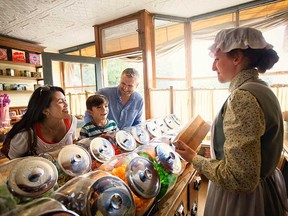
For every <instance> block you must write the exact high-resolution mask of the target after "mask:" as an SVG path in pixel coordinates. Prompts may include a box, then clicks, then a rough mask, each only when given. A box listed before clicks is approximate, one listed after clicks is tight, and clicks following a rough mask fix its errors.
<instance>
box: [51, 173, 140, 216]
mask: <svg viewBox="0 0 288 216" xmlns="http://www.w3.org/2000/svg"><path fill="white" fill-rule="evenodd" d="M52 197H53V198H54V199H56V200H58V201H59V202H61V203H62V204H64V206H65V207H66V208H67V209H69V210H71V211H74V212H76V213H78V214H79V215H87V216H90V215H91V216H92V215H127V216H134V215H135V202H134V199H133V197H132V193H131V190H130V189H129V187H128V186H127V185H126V184H125V183H124V182H123V181H122V180H121V179H120V178H118V177H116V176H113V175H111V174H109V173H108V172H104V171H100V170H96V171H91V172H89V173H86V174H83V175H80V176H77V177H75V178H73V179H71V180H69V181H68V182H66V183H65V184H64V185H63V186H62V187H61V188H59V189H58V190H56V191H55V192H54V194H53V195H52Z"/></svg>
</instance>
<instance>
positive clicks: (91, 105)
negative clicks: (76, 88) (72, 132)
mask: <svg viewBox="0 0 288 216" xmlns="http://www.w3.org/2000/svg"><path fill="white" fill-rule="evenodd" d="M108 103H109V101H108V98H107V97H106V96H104V95H99V94H96V95H92V96H90V97H89V98H88V99H87V101H86V108H87V113H88V114H90V115H91V117H92V120H91V121H90V122H88V123H86V124H85V125H84V126H83V127H82V128H81V130H80V137H79V139H84V138H88V137H89V138H90V137H98V136H100V135H101V134H103V133H107V132H114V131H118V127H117V125H116V123H115V121H113V120H109V119H107V116H108V113H109V108H108Z"/></svg>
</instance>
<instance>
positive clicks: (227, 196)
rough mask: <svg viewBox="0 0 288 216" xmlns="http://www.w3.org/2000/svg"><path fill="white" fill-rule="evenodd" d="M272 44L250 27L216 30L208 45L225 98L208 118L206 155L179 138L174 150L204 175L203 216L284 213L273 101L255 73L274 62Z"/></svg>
mask: <svg viewBox="0 0 288 216" xmlns="http://www.w3.org/2000/svg"><path fill="white" fill-rule="evenodd" d="M272 48H273V46H272V45H271V44H269V43H267V42H266V41H265V39H264V37H263V36H262V33H261V32H260V31H258V30H256V29H254V28H248V27H239V28H233V29H225V30H222V31H220V32H219V33H218V34H217V35H216V38H215V42H214V44H213V45H212V46H211V47H210V50H211V53H212V54H213V57H214V62H213V65H212V70H213V71H215V72H217V76H218V80H219V82H221V83H225V82H230V86H229V91H230V93H231V94H230V96H229V97H228V99H227V100H226V102H225V103H224V104H223V106H222V108H221V110H220V112H219V114H218V115H217V116H216V118H215V119H214V122H213V126H212V131H211V159H208V158H204V157H202V156H200V155H197V153H196V152H195V151H193V150H192V149H191V148H189V147H188V146H187V145H186V144H185V143H184V142H181V141H178V143H177V147H176V151H177V152H178V153H179V154H180V155H181V156H182V157H183V158H184V159H185V160H187V161H188V162H191V163H192V164H193V167H194V168H195V169H196V170H197V171H199V172H200V173H202V174H203V175H205V176H206V177H207V178H208V179H209V187H208V193H207V199H206V206H205V212H204V215H205V216H207V215H208V216H210V215H213V216H217V215H219V216H220V215H221V216H225V215H233V216H242V215H247V216H248V215H249V216H250V215H257V216H260V215H261V216H262V215H271V216H272V215H275V216H276V215H277V216H280V215H282V216H284V215H285V214H286V209H287V195H286V187H285V182H284V178H283V176H282V173H281V171H280V170H279V169H277V164H278V161H279V159H280V156H281V152H282V148H283V118H282V112H281V109H280V105H279V103H278V100H277V98H276V96H275V95H274V93H273V92H272V90H271V89H270V88H269V86H268V85H267V84H266V83H265V82H264V81H262V80H261V79H260V78H259V77H258V75H259V73H264V72H265V71H266V70H268V69H270V68H272V67H273V65H274V64H275V63H276V62H277V61H278V58H279V57H278V55H277V53H276V52H275V51H274V50H273V49H272Z"/></svg>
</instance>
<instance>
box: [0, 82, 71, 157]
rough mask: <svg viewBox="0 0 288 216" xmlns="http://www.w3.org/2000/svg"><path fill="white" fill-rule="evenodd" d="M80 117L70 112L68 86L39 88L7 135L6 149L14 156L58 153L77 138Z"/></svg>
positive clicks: (4, 151) (7, 153) (7, 152)
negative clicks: (64, 87)
mask: <svg viewBox="0 0 288 216" xmlns="http://www.w3.org/2000/svg"><path fill="white" fill-rule="evenodd" d="M76 125H77V119H76V118H75V117H74V116H72V115H70V114H69V112H68V104H67V102H66V99H65V93H64V90H63V89H62V88H60V87H57V86H42V87H39V88H37V89H36V90H35V91H34V92H33V94H32V96H31V98H30V100H29V103H28V107H27V111H26V113H25V114H24V115H23V117H22V119H21V120H20V121H19V122H17V123H16V124H15V125H14V126H13V127H12V129H11V130H10V131H9V133H8V134H7V136H6V139H5V141H4V144H3V149H2V152H3V153H4V154H6V155H8V157H9V158H10V159H13V158H18V157H23V156H27V155H38V154H40V153H47V152H49V153H51V154H57V152H58V151H59V150H60V149H61V148H62V147H63V146H65V145H68V144H72V143H73V142H74V140H75V138H76V137H75V132H76Z"/></svg>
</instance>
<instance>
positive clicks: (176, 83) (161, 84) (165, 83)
mask: <svg viewBox="0 0 288 216" xmlns="http://www.w3.org/2000/svg"><path fill="white" fill-rule="evenodd" d="M156 82H157V83H156V85H157V88H160V89H161V88H169V87H170V86H173V88H177V89H183V88H184V89H185V88H186V80H159V79H158V80H157V81H156Z"/></svg>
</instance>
